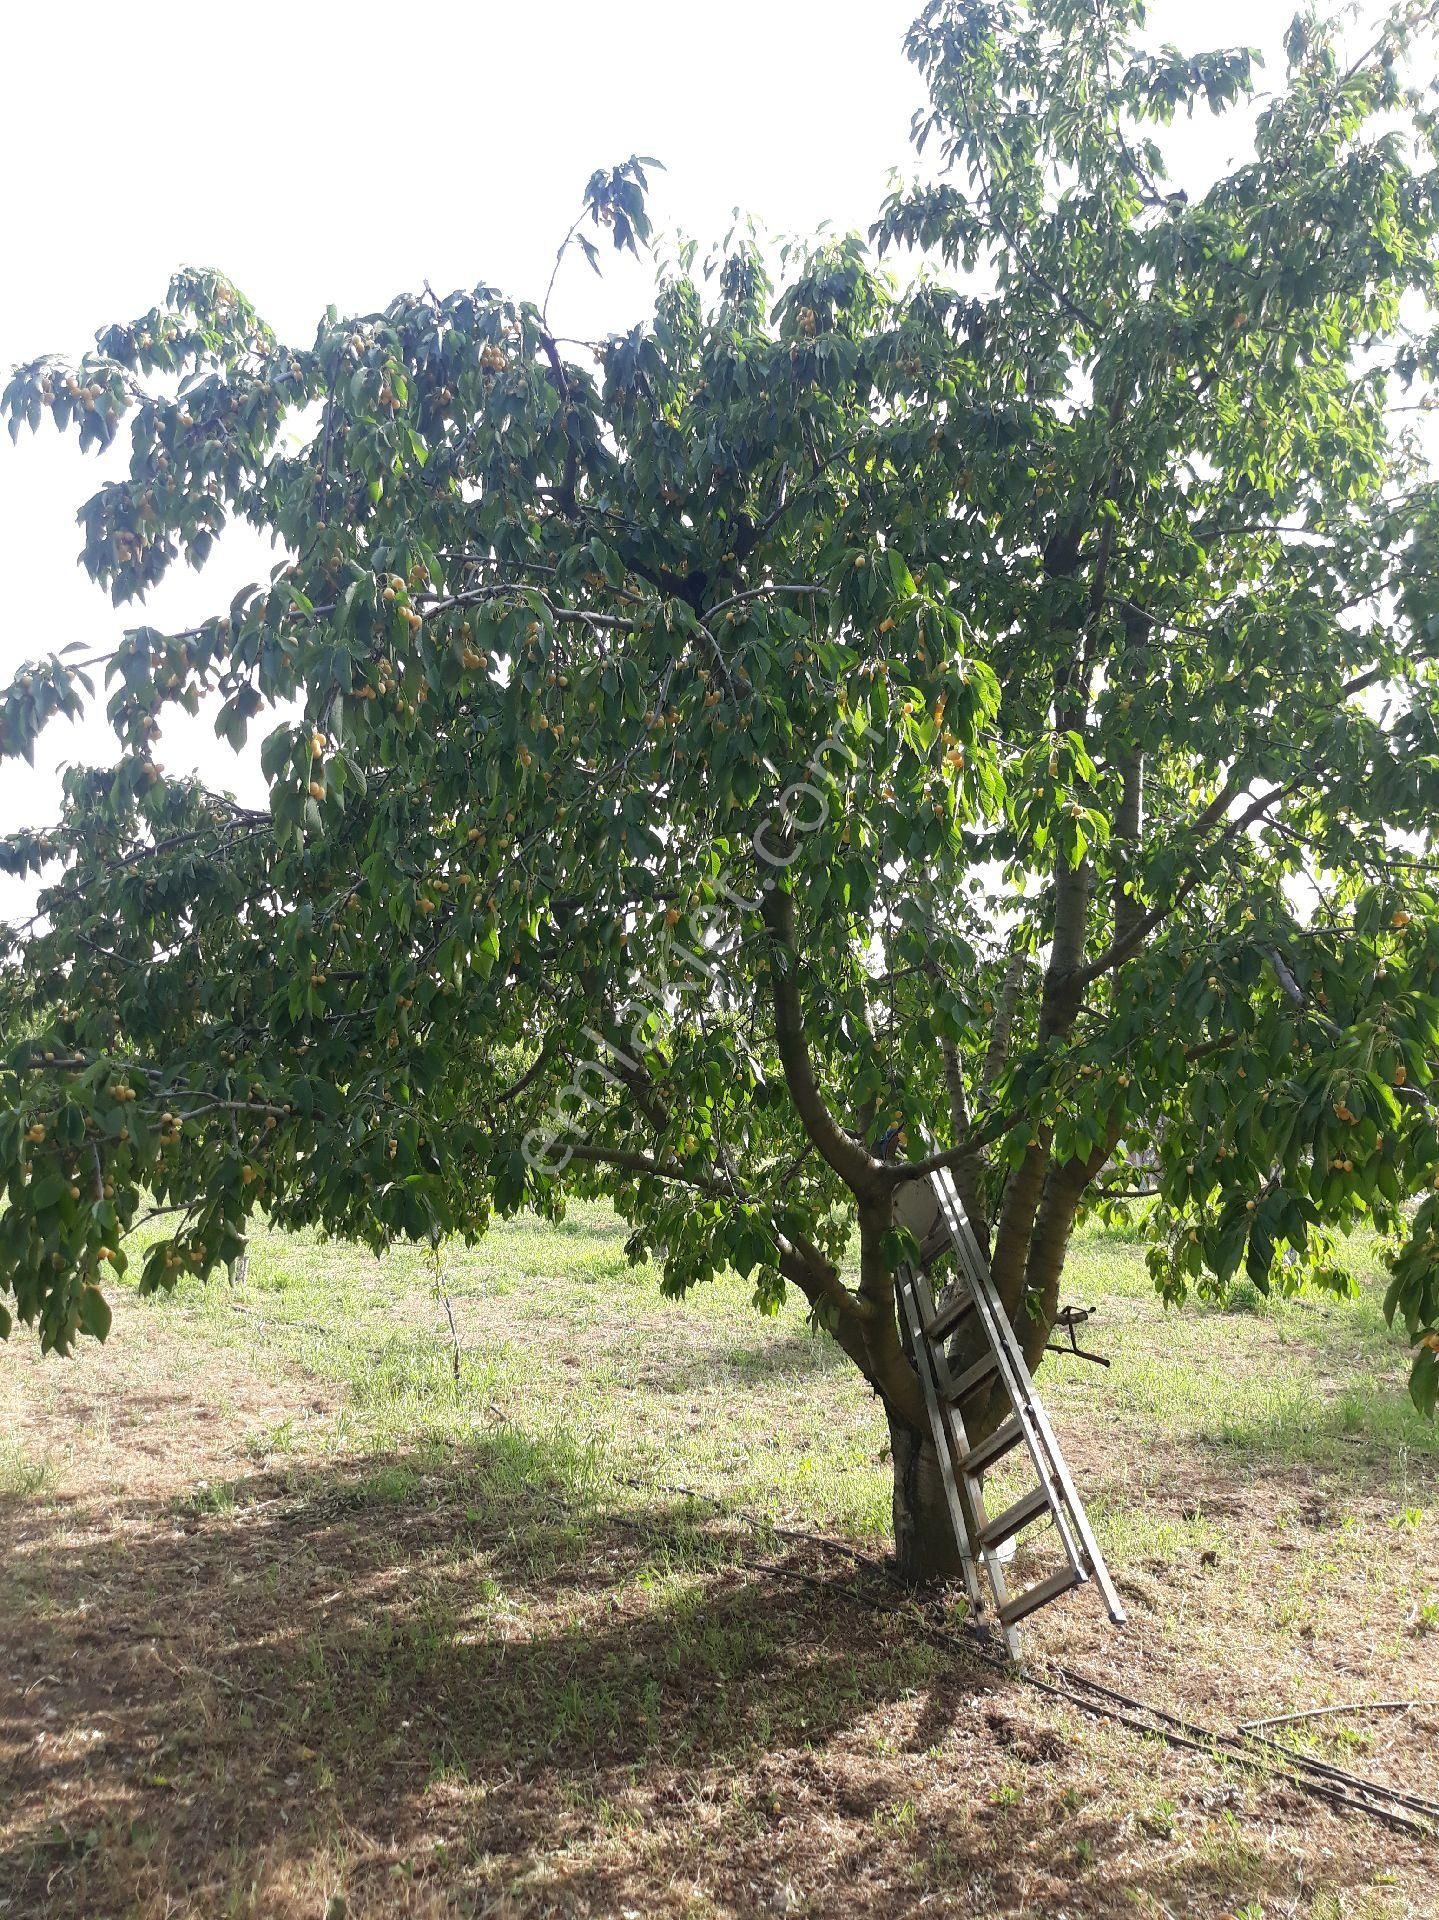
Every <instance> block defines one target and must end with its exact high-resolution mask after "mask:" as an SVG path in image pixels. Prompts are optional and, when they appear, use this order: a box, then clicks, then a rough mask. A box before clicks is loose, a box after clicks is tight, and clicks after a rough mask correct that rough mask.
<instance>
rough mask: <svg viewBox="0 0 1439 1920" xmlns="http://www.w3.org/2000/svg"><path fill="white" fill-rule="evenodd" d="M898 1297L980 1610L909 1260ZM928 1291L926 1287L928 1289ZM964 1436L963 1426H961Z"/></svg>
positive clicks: (968, 1587)
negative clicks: (906, 1322) (907, 1326)
mask: <svg viewBox="0 0 1439 1920" xmlns="http://www.w3.org/2000/svg"><path fill="white" fill-rule="evenodd" d="M898 1278H899V1283H900V1284H899V1297H900V1301H901V1303H902V1305H903V1307H904V1312H905V1319H906V1320H907V1321H908V1323H909V1331H910V1340H911V1344H912V1345H913V1347H914V1359H915V1369H916V1371H917V1372H918V1374H919V1383H920V1386H921V1388H922V1389H923V1391H924V1401H925V1406H926V1408H927V1409H928V1412H929V1424H930V1430H931V1432H932V1433H933V1435H934V1445H935V1452H936V1453H937V1454H938V1455H939V1477H940V1484H941V1485H942V1486H943V1488H944V1497H945V1504H946V1505H947V1506H948V1508H949V1518H950V1523H951V1525H952V1526H953V1528H954V1537H955V1541H956V1543H957V1545H958V1547H959V1558H960V1564H961V1566H962V1567H963V1569H964V1588H965V1592H966V1594H967V1595H968V1596H969V1601H970V1605H971V1606H972V1607H973V1608H974V1610H975V1612H976V1613H978V1612H980V1611H981V1610H982V1608H983V1605H984V1596H983V1590H982V1589H981V1587H980V1584H979V1576H978V1574H977V1572H976V1571H975V1564H974V1547H973V1542H972V1540H971V1537H970V1525H969V1519H968V1517H967V1516H966V1514H965V1511H964V1504H963V1501H962V1500H961V1498H960V1492H959V1484H958V1482H957V1480H956V1478H955V1472H954V1458H953V1454H952V1452H951V1449H950V1444H949V1441H950V1437H951V1436H950V1433H949V1430H948V1421H947V1420H946V1418H945V1415H946V1412H947V1411H948V1409H946V1408H945V1407H944V1406H943V1403H942V1402H941V1399H940V1394H939V1383H938V1381H937V1380H936V1379H935V1377H934V1369H933V1364H932V1355H931V1352H930V1348H929V1343H928V1342H927V1341H926V1339H925V1337H924V1318H923V1316H924V1308H923V1303H922V1301H921V1299H920V1296H919V1279H920V1276H919V1273H918V1271H917V1270H916V1269H915V1268H914V1267H912V1266H910V1265H909V1264H908V1263H906V1264H905V1265H904V1266H902V1267H901V1268H900V1270H899V1276H898ZM926 1291H927V1289H926ZM961 1437H963V1428H962V1427H961Z"/></svg>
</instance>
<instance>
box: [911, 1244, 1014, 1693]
mask: <svg viewBox="0 0 1439 1920" xmlns="http://www.w3.org/2000/svg"><path fill="white" fill-rule="evenodd" d="M909 1271H910V1274H911V1279H912V1289H913V1300H914V1309H915V1310H916V1311H917V1312H918V1314H919V1316H920V1320H921V1324H922V1326H928V1325H929V1324H930V1323H931V1322H932V1321H933V1319H934V1296H933V1294H932V1293H931V1292H930V1286H929V1278H928V1275H927V1274H925V1273H924V1272H923V1271H922V1270H921V1269H918V1268H911V1269H910V1270H909ZM925 1353H926V1356H927V1358H928V1360H929V1362H930V1366H931V1371H932V1372H933V1368H934V1362H935V1360H936V1359H938V1362H939V1365H940V1366H941V1367H945V1373H946V1376H947V1375H948V1368H947V1367H946V1366H945V1362H944V1357H943V1354H942V1353H941V1352H939V1350H938V1348H937V1347H936V1345H935V1343H934V1342H933V1341H932V1340H930V1339H928V1338H926V1340H925ZM935 1384H936V1397H937V1399H938V1401H939V1405H940V1407H941V1408H942V1415H941V1418H942V1420H943V1422H944V1425H945V1427H946V1429H947V1431H948V1432H949V1434H950V1436H951V1437H952V1438H953V1439H955V1440H957V1442H958V1445H957V1447H956V1453H957V1455H958V1460H959V1478H960V1480H961V1481H962V1483H963V1486H964V1492H965V1498H966V1499H967V1501H968V1503H969V1522H970V1523H972V1525H973V1529H974V1532H973V1536H972V1538H971V1539H970V1541H969V1543H968V1544H969V1548H970V1552H971V1554H977V1557H978V1559H979V1561H980V1563H981V1565H982V1566H983V1568H984V1571H985V1573H986V1575H987V1576H988V1579H989V1587H990V1591H991V1593H992V1594H993V1595H994V1607H995V1617H996V1620H997V1622H998V1625H999V1631H1000V1634H1001V1636H1002V1638H1003V1640H1004V1647H1005V1652H1006V1653H1008V1655H1009V1657H1010V1659H1011V1660H1018V1658H1019V1633H1018V1630H1017V1626H1016V1623H1015V1621H1014V1619H1013V1617H1012V1612H1013V1607H1014V1601H1013V1600H1012V1599H1011V1596H1010V1591H1009V1579H1008V1576H1007V1575H1006V1573H1005V1571H1004V1562H1003V1561H1002V1560H1001V1559H1000V1557H999V1553H998V1551H997V1548H998V1545H999V1543H998V1542H997V1541H996V1542H990V1541H988V1540H986V1538H985V1534H986V1531H987V1529H988V1527H989V1524H990V1522H989V1515H988V1512H987V1511H986V1509H985V1504H984V1476H983V1473H982V1472H981V1473H972V1472H970V1471H968V1470H967V1469H966V1466H965V1462H966V1461H967V1460H968V1458H969V1456H970V1453H971V1451H972V1449H971V1447H970V1444H969V1433H968V1430H967V1429H966V1427H965V1424H964V1416H963V1414H961V1412H960V1410H959V1406H958V1403H957V1401H955V1400H953V1399H952V1398H949V1397H946V1396H942V1395H939V1394H938V1391H937V1389H938V1386H939V1382H938V1380H937V1379H936V1382H935ZM950 1384H951V1385H952V1384H953V1383H952V1382H951V1383H950ZM938 1440H939V1434H938V1432H936V1441H938ZM961 1552H963V1548H961Z"/></svg>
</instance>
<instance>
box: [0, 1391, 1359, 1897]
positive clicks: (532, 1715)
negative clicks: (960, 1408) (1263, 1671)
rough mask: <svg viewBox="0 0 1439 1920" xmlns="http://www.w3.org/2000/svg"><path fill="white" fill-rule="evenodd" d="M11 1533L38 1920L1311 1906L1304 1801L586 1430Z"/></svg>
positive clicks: (30, 1883) (13, 1769) (18, 1776)
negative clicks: (1049, 1685)
mask: <svg viewBox="0 0 1439 1920" xmlns="http://www.w3.org/2000/svg"><path fill="white" fill-rule="evenodd" d="M5 1519H6V1521H7V1523H8V1528H9V1532H10V1534H11V1545H10V1547H9V1550H8V1552H7V1555H6V1562H5V1569H4V1573H3V1577H0V1599H3V1610H4V1618H5V1621H6V1626H5V1628H4V1630H3V1640H4V1645H3V1666H4V1673H3V1676H0V1680H3V1694H0V1757H3V1760H4V1763H5V1782H6V1784H5V1787H4V1793H3V1808H4V1822H3V1829H4V1839H3V1847H0V1889H3V1890H4V1896H5V1897H4V1898H3V1899H0V1910H3V1912H4V1914H5V1920H20V1916H32V1915H34V1916H38V1915H45V1916H59V1915H62V1914H63V1915H75V1914H84V1915H86V1916H108V1915H116V1916H119V1915H140V1916H148V1915H151V1914H155V1915H158V1914H161V1913H164V1914H167V1915H182V1914H183V1915H189V1914H195V1915H199V1914H205V1915H207V1916H208V1915H217V1914H226V1915H230V1914H256V1915H259V1914H263V1915H266V1916H270V1915H275V1916H288V1915H290V1914H295V1915H308V1916H311V1920H320V1916H321V1915H323V1914H324V1913H325V1911H326V1904H327V1902H328V1901H329V1899H330V1897H331V1895H333V1894H334V1893H335V1892H337V1891H339V1890H343V1892H344V1894H345V1896H346V1899H347V1902H348V1911H349V1913H350V1914H351V1915H352V1916H360V1915H365V1914H370V1913H373V1914H376V1915H379V1914H384V1915H389V1914H392V1913H395V1914H399V1913H404V1914H436V1915H438V1914H451V1913H454V1914H469V1913H473V1914H482V1913H495V1914H506V1915H531V1914H534V1915H540V1914H550V1913H554V1914H587V1913H588V1914H595V1915H614V1914H623V1913H626V1912H628V1913H631V1914H646V1915H648V1914H652V1913H656V1914H658V1913H663V1914H670V1913H674V1914H682V1913H683V1914H692V1915H700V1914H750V1913H755V1914H758V1913H775V1912H790V1913H811V1912H812V1913H821V1912H823V1913H826V1914H828V1913H831V1912H833V1911H834V1910H835V1906H836V1902H839V1903H840V1905H841V1907H842V1910H843V1911H844V1912H845V1913H846V1914H850V1913H863V1914H884V1915H890V1914H894V1915H898V1914H902V1913H909V1912H912V1911H914V1910H915V1908H916V1907H918V1906H920V1905H923V1904H924V1903H926V1902H928V1903H929V1904H930V1906H931V1907H932V1909H933V1910H935V1911H939V1912H955V1913H958V1912H964V1913H974V1914H993V1915H996V1916H998V1915H1008V1914H1015V1915H1018V1914H1020V1913H1029V1914H1035V1913H1055V1912H1057V1911H1059V1910H1060V1909H1061V1908H1062V1909H1063V1910H1064V1911H1065V1912H1066V1913H1067V1914H1069V1915H1071V1916H1079V1915H1097V1914H1109V1913H1118V1912H1144V1911H1146V1910H1147V1911H1151V1912H1156V1913H1158V1912H1166V1913H1174V1914H1179V1913H1191V1912H1193V1913H1201V1912H1202V1913H1214V1912H1218V1911H1227V1910H1229V1909H1231V1908H1233V1907H1238V1906H1239V1905H1240V1904H1242V1902H1243V1901H1244V1900H1263V1899H1264V1898H1265V1897H1266V1896H1267V1895H1268V1894H1269V1893H1271V1892H1276V1893H1277V1892H1278V1891H1279V1890H1280V1889H1285V1890H1286V1897H1291V1896H1292V1894H1293V1891H1294V1886H1295V1882H1294V1877H1293V1862H1292V1859H1291V1857H1290V1854H1289V1852H1288V1851H1287V1850H1286V1847H1285V1845H1284V1844H1283V1843H1282V1841H1281V1843H1280V1844H1278V1845H1275V1844H1274V1836H1275V1833H1276V1831H1280V1830H1282V1829H1283V1827H1284V1825H1285V1823H1286V1822H1291V1823H1298V1822H1308V1821H1309V1820H1310V1819H1311V1816H1312V1808H1311V1807H1310V1806H1309V1805H1308V1804H1307V1803H1302V1802H1301V1803H1298V1804H1297V1805H1295V1806H1292V1807H1291V1806H1286V1804H1285V1803H1284V1800H1283V1797H1282V1790H1281V1792H1280V1797H1279V1798H1278V1799H1276V1798H1275V1797H1274V1795H1275V1790H1273V1789H1268V1790H1264V1791H1267V1793H1268V1798H1265V1797H1264V1792H1262V1791H1261V1790H1260V1789H1259V1788H1256V1787H1252V1786H1251V1787H1246V1786H1243V1785H1236V1784H1235V1783H1233V1782H1225V1781H1222V1780H1219V1779H1218V1778H1217V1776H1216V1775H1215V1773H1214V1770H1213V1768H1212V1767H1211V1766H1210V1765H1209V1763H1207V1762H1195V1761H1192V1760H1191V1761H1183V1760H1180V1759H1179V1758H1177V1757H1174V1756H1170V1755H1167V1754H1152V1753H1150V1752H1148V1751H1147V1750H1146V1749H1145V1748H1144V1747H1143V1746H1142V1744H1140V1743H1138V1742H1134V1741H1131V1740H1129V1738H1128V1736H1119V1738H1120V1741H1121V1744H1122V1745H1123V1747H1124V1753H1123V1754H1118V1755H1117V1754H1116V1752H1115V1750H1114V1749H1113V1747H1112V1746H1111V1745H1109V1744H1107V1743H1110V1742H1112V1740H1113V1738H1114V1736H1113V1735H1112V1734H1111V1733H1110V1731H1109V1730H1107V1729H1103V1728H1100V1727H1099V1726H1098V1725H1097V1724H1096V1723H1092V1722H1086V1721H1084V1720H1083V1719H1082V1718H1080V1717H1079V1716H1077V1715H1076V1716H1073V1717H1069V1718H1067V1717H1065V1716H1064V1714H1063V1713H1062V1712H1061V1713H1055V1712H1052V1711H1050V1710H1049V1709H1047V1708H1045V1707H1042V1706H1040V1705H1039V1704H1038V1703H1037V1702H1036V1698H1035V1696H1034V1695H1032V1694H1029V1693H1027V1692H1025V1691H1024V1690H1023V1689H1020V1688H1018V1687H1017V1686H1015V1685H1014V1684H1013V1683H1012V1682H1010V1681H1008V1680H1006V1679H1004V1678H1003V1677H1000V1676H996V1675H994V1674H992V1673H989V1672H987V1671H985V1670H983V1669H981V1668H979V1667H978V1666H976V1667H975V1668H974V1669H973V1670H966V1668H965V1665H964V1663H963V1661H962V1659H959V1658H956V1657H954V1656H950V1655H947V1654H946V1655H941V1654H939V1653H937V1652H936V1651H935V1650H934V1649H933V1648H932V1647H931V1646H929V1645H927V1644H926V1643H923V1642H917V1641H916V1640H915V1639H914V1638H913V1636H912V1634H911V1633H910V1632H908V1631H907V1630H906V1628H905V1626H904V1624H903V1623H902V1622H901V1621H898V1620H896V1619H892V1618H887V1617H885V1615H884V1614H883V1613H882V1612H875V1611H872V1610H861V1609H858V1608H857V1607H856V1605H855V1603H854V1600H853V1597H852V1595H851V1594H850V1593H848V1592H847V1591H846V1583H848V1582H849V1581H850V1580H851V1578H852V1575H851V1572H850V1571H849V1570H848V1569H845V1570H843V1571H840V1572H837V1571H836V1570H835V1567H834V1564H833V1562H828V1563H827V1562H825V1561H823V1560H821V1559H818V1558H816V1557H814V1555H813V1554H812V1552H811V1550H810V1549H808V1548H802V1547H801V1548H794V1549H792V1550H789V1551H787V1552H786V1553H784V1554H783V1555H782V1556H781V1557H780V1558H779V1559H777V1560H776V1561H775V1562H774V1563H773V1564H772V1565H770V1566H768V1567H764V1566H756V1565H755V1564H754V1556H755V1551H756V1549H755V1544H754V1541H753V1539H742V1538H741V1536H739V1535H738V1534H736V1533H734V1532H731V1531H727V1530H726V1528H725V1527H724V1525H723V1524H722V1523H721V1524H719V1525H716V1524H715V1523H714V1521H713V1518H712V1516H711V1515H709V1514H708V1513H707V1512H705V1511H703V1510H701V1509H699V1508H698V1507H696V1506H694V1505H693V1504H691V1503H688V1502H685V1501H683V1500H676V1501H670V1502H663V1503H655V1502H653V1501H649V1500H643V1499H637V1498H636V1499H631V1498H630V1497H628V1495H627V1494H626V1493H625V1491H624V1490H623V1489H619V1490H617V1489H615V1488H614V1487H613V1486H610V1487H608V1488H607V1487H605V1486H603V1485H601V1484H600V1483H598V1482H597V1481H595V1480H593V1479H592V1478H587V1475H586V1470H585V1465H584V1460H583V1457H582V1456H580V1455H578V1454H571V1453H570V1452H569V1451H568V1450H567V1449H566V1448H565V1447H564V1446H563V1445H560V1444H557V1445H555V1446H553V1447H549V1448H545V1447H541V1446H538V1445H536V1444H534V1443H533V1442H530V1441H526V1440H525V1439H523V1438H522V1437H520V1436H518V1435H515V1434H513V1433H512V1432H510V1431H509V1430H508V1429H504V1430H500V1431H498V1432H497V1433H496V1434H495V1435H494V1437H493V1438H492V1439H490V1440H489V1441H487V1442H485V1443H484V1444H482V1445H480V1446H478V1447H475V1448H471V1449H466V1450H460V1449H448V1450H445V1451H443V1452H429V1453H424V1454H416V1455H412V1456H391V1457H387V1458H384V1459H378V1460H377V1459H369V1460H355V1461H344V1462H340V1463H337V1464H333V1465H329V1466H326V1467H323V1468H310V1467H306V1468H296V1469H293V1470H287V1469H286V1468H285V1467H284V1466H283V1464H282V1465H280V1466H279V1467H277V1468H276V1467H272V1468H270V1469H267V1470H264V1471H257V1472H256V1473H255V1474H254V1475H253V1476H250V1477H248V1478H246V1479H244V1480H243V1481H240V1482H237V1483H234V1484H231V1485H224V1486H210V1487H207V1488H203V1489H200V1490H197V1491H196V1492H195V1493H194V1494H193V1495H191V1496H189V1497H187V1498H186V1499H184V1500H183V1501H179V1502H174V1501H170V1502H165V1503H158V1502H146V1501H139V1500H132V1501H128V1502H127V1501H125V1500H116V1501H114V1502H111V1503H108V1504H106V1505H105V1506H103V1507H99V1506H96V1505H89V1504H86V1503H82V1502H72V1503H59V1502H56V1503H52V1504H51V1505H50V1506H49V1507H48V1508H45V1507H36V1506H35V1505H34V1503H33V1502H32V1503H30V1504H29V1506H28V1507H25V1508H23V1509H22V1508H17V1509H15V1510H13V1511H12V1512H11V1513H10V1514H9V1515H7V1516H5ZM741 1554H743V1555H744V1556H747V1562H746V1560H745V1559H742V1558H741ZM1136 1768H1138V1769H1144V1770H1147V1771H1148V1773H1149V1775H1150V1779H1149V1782H1148V1784H1147V1786H1146V1788H1145V1793H1146V1794H1147V1795H1148V1797H1149V1798H1150V1799H1154V1800H1155V1801H1156V1804H1157V1806H1158V1807H1159V1809H1160V1811H1159V1812H1158V1813H1157V1814H1156V1815H1155V1817H1154V1821H1153V1822H1152V1823H1151V1829H1146V1828H1145V1826H1144V1823H1143V1819H1142V1818H1137V1817H1136V1813H1135V1807H1136V1804H1137V1803H1136V1801H1135V1796H1134V1791H1133V1773H1134V1770H1135V1769H1136ZM1116 1776H1117V1777H1118V1779H1119V1781H1120V1787H1119V1791H1118V1793H1117V1794H1116V1793H1115V1792H1114V1791H1113V1790H1111V1787H1110V1786H1107V1785H1106V1784H1105V1782H1106V1780H1113V1779H1114V1778H1115V1777H1116ZM1216 1796H1217V1797H1216ZM1246 1796H1247V1797H1248V1798H1249V1800H1250V1802H1251V1811H1252V1813H1253V1814H1254V1816H1255V1817H1254V1818H1253V1819H1248V1818H1245V1819H1241V1818H1240V1817H1239V1816H1238V1815H1237V1814H1236V1812H1235V1811H1234V1809H1236V1808H1241V1807H1243V1806H1244V1805H1245V1802H1246ZM1143 1804H1147V1800H1145V1801H1144V1802H1143ZM1276 1823H1277V1824H1276ZM1180 1827H1185V1828H1186V1829H1187V1831H1186V1840H1185V1844H1184V1845H1183V1846H1179V1845H1177V1844H1175V1840H1176V1834H1177V1832H1178V1830H1179V1828H1180ZM1266 1836H1267V1839H1266ZM1358 1837H1359V1839H1360V1841H1361V1843H1362V1841H1364V1840H1366V1839H1367V1838H1369V1836H1367V1835H1360V1836H1358Z"/></svg>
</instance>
